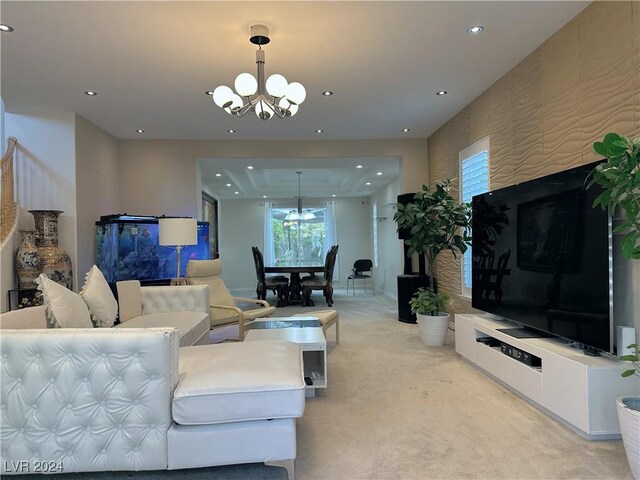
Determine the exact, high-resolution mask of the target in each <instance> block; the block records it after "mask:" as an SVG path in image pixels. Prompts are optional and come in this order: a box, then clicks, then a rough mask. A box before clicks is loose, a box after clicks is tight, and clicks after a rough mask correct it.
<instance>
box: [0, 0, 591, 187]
mask: <svg viewBox="0 0 640 480" xmlns="http://www.w3.org/2000/svg"><path fill="white" fill-rule="evenodd" d="M587 4H588V2H583V1H576V2H574V1H568V2H537V1H522V2H501V1H499V2H404V1H393V2H331V1H315V2H244V1H236V2H186V1H174V2H128V1H111V2H95V1H86V2H47V1H42V2H31V1H2V12H1V13H2V22H3V23H7V24H10V25H12V26H13V27H14V28H15V31H14V32H12V33H3V34H2V37H1V43H2V46H1V48H2V85H1V87H2V97H3V99H4V101H5V105H6V109H7V111H9V112H42V111H47V110H58V111H60V110H62V111H73V112H77V113H79V114H81V115H82V116H84V117H85V118H87V119H89V120H90V121H92V122H94V123H95V124H97V125H98V126H100V127H101V128H103V129H105V130H106V131H108V132H109V133H111V134H113V135H114V136H116V137H118V138H141V137H142V138H184V139H229V138H232V139H234V140H247V139H269V140H277V139H280V140H293V139H319V138H322V139H368V138H377V139H384V138H402V137H414V138H426V137H427V136H428V135H429V134H431V133H432V132H433V131H434V130H436V129H437V128H438V127H439V126H440V125H442V124H443V123H444V122H445V121H446V120H447V119H449V118H450V117H451V116H453V115H454V114H455V113H456V112H458V111H459V110H460V109H461V108H463V107H464V106H465V105H467V104H468V103H469V102H470V101H471V100H473V99H474V98H475V97H476V96H477V95H478V94H480V93H481V92H482V91H483V90H485V89H486V88H487V87H489V86H490V85H491V84H492V83H493V82H495V81H496V80H497V79H498V78H500V76H502V75H503V74H504V73H505V72H506V71H508V70H509V69H510V68H512V67H513V66H514V65H515V64H517V63H518V61H520V60H521V59H522V58H524V57H525V56H526V55H527V54H529V53H530V52H531V51H533V50H534V49H535V48H536V47H538V46H539V45H540V44H541V43H542V42H543V41H544V40H545V39H546V38H548V37H549V36H550V35H551V34H553V33H554V32H555V31H557V30H558V29H559V28H560V27H562V26H563V25H564V24H565V23H566V22H567V21H569V20H570V19H571V18H572V17H574V16H575V15H576V14H577V13H579V12H580V11H581V10H582V9H583V8H584V7H585V6H586V5H587ZM254 23H265V24H267V25H268V26H269V27H270V28H271V38H272V41H271V43H270V44H269V45H267V46H266V47H265V50H266V61H267V63H266V71H267V75H269V74H271V73H281V74H283V75H285V76H286V77H287V79H288V80H289V81H299V82H301V83H302V84H303V85H304V86H305V87H306V89H307V100H306V102H305V103H304V104H302V106H301V108H300V111H299V113H298V114H297V115H296V116H295V117H293V118H290V119H285V120H280V119H277V118H274V119H271V120H269V121H267V122H261V121H260V120H258V119H257V118H256V117H255V116H254V115H253V114H251V115H247V116H246V117H244V118H236V117H231V116H229V115H227V114H226V113H224V112H223V111H222V110H221V109H219V108H218V107H216V106H215V105H214V104H213V103H212V102H211V98H210V97H209V96H207V95H205V94H204V92H205V91H206V90H209V89H213V88H215V87H216V86H218V85H220V84H226V85H230V86H231V85H232V83H233V80H234V78H235V76H236V75H237V74H239V73H241V72H244V71H248V72H251V73H253V74H255V63H254V62H255V54H254V51H255V47H254V46H253V45H252V44H250V43H249V41H248V37H249V27H250V25H252V24H254ZM476 24H480V25H483V26H484V27H485V31H484V32H483V33H482V34H480V35H478V36H471V35H469V34H467V33H466V29H467V28H468V27H469V26H472V25H476ZM441 89H444V90H447V91H448V92H449V94H448V95H446V96H442V97H439V96H436V95H435V92H436V91H438V90H441ZM85 90H95V91H97V92H98V96H96V97H88V96H86V95H84V94H83V92H84V91H85ZM323 90H332V91H334V92H335V95H334V96H332V97H323V96H322V95H321V92H322V91H323ZM404 127H408V128H410V129H411V132H409V133H408V134H403V133H402V132H401V130H402V128H404ZM138 128H142V129H144V130H145V133H144V134H136V133H135V130H136V129H138ZM318 128H321V129H324V130H325V132H324V133H322V134H320V135H318V134H316V133H315V130H316V129H318ZM228 129H235V130H237V133H236V134H234V135H230V134H228V133H226V131H227V130H228ZM265 175H267V174H266V173H265ZM294 175H295V174H294Z"/></svg>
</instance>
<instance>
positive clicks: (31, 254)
mask: <svg viewBox="0 0 640 480" xmlns="http://www.w3.org/2000/svg"><path fill="white" fill-rule="evenodd" d="M20 235H21V236H22V238H21V240H20V245H19V246H18V250H16V258H15V268H16V275H17V277H18V288H33V287H35V286H36V283H35V280H36V278H38V275H40V252H39V250H38V247H37V246H36V230H28V229H24V230H23V229H21V230H20Z"/></svg>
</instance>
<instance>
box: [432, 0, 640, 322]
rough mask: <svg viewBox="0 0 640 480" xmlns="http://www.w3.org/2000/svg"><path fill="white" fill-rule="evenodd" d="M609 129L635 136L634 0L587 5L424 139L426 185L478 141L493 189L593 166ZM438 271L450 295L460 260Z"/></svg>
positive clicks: (445, 262)
mask: <svg viewBox="0 0 640 480" xmlns="http://www.w3.org/2000/svg"><path fill="white" fill-rule="evenodd" d="M609 131H616V132H619V133H621V134H624V135H629V136H632V137H637V136H640V2H594V3H592V4H591V5H589V6H588V7H587V8H586V9H585V10H584V11H583V12H582V13H580V14H579V15H578V16H576V17H575V18H574V19H573V20H571V21H570V22H569V23H568V24H567V25H565V26H564V27H563V28H562V29H561V30H559V31H558V32H557V33H556V34H555V35H553V36H552V37H551V38H549V39H548V40H547V41H546V42H544V43H543V44H542V45H541V46H540V47H539V48H537V49H536V50H535V51H534V52H533V53H531V54H530V55H529V56H528V57H527V58H525V59H524V60H523V61H522V62H521V63H520V64H518V65H517V66H516V67H514V68H513V69H512V70H511V71H509V72H508V73H507V74H506V75H504V76H503V77H502V78H500V80H498V81H497V82H496V83H495V84H494V85H492V86H491V87H490V88H489V89H488V90H486V91H485V92H484V93H482V94H481V95H480V96H479V97H478V98H476V99H475V100H474V101H473V102H472V103H471V104H469V105H468V106H467V107H465V108H464V109H463V110H462V111H461V112H459V113H458V114H457V115H456V116H454V117H453V118H452V119H450V120H449V121H448V122H447V123H446V124H445V125H443V126H442V127H441V128H440V129H439V130H438V131H436V132H435V133H434V134H433V135H431V136H430V137H429V139H428V145H429V181H430V182H431V183H433V182H435V181H437V180H440V179H443V178H445V177H457V176H458V173H457V172H458V152H459V151H460V150H462V149H464V148H465V147H467V146H469V145H471V144H472V143H474V142H475V141H477V140H479V139H481V138H483V137H485V136H486V135H490V157H491V160H490V162H491V178H490V182H491V188H492V189H496V188H501V187H504V186H507V185H511V184H514V183H517V182H521V181H525V180H529V179H533V178H536V177H540V176H543V175H548V174H551V173H554V172H558V171H560V170H565V169H567V168H570V167H574V166H577V165H580V164H586V163H590V162H593V161H595V160H597V159H598V158H597V156H596V155H595V154H594V153H593V152H592V144H593V142H594V141H595V140H598V139H600V138H602V137H603V136H604V134H605V133H607V132H609ZM636 263H640V262H636ZM635 268H636V269H637V268H638V267H637V266H636V267H635ZM437 269H438V271H437V273H438V278H439V281H440V285H442V287H443V288H444V289H445V290H446V291H448V292H450V293H452V294H459V293H460V266H459V264H458V263H456V262H455V261H453V258H452V257H451V256H450V255H446V254H443V255H442V256H441V258H440V259H439V262H438V265H437ZM636 276H637V275H636ZM629 278H631V275H630V276H629ZM630 281H631V280H629V282H630ZM625 287H626V288H625V289H624V290H626V291H633V292H636V295H637V294H638V293H640V292H639V287H638V285H637V284H634V285H632V286H629V285H625ZM456 298H457V299H458V301H457V303H456V311H458V312H462V311H469V310H470V303H469V301H467V300H466V299H462V298H460V297H458V296H456ZM621 300H623V301H626V300H627V299H621ZM636 316H640V311H638V312H637V313H636ZM635 321H636V324H637V325H638V326H640V319H638V318H636V319H635ZM638 331H639V333H640V328H638Z"/></svg>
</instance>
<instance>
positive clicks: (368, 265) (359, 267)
mask: <svg viewBox="0 0 640 480" xmlns="http://www.w3.org/2000/svg"><path fill="white" fill-rule="evenodd" d="M367 279H369V281H370V282H371V290H372V291H373V294H374V295H375V294H376V291H375V288H374V286H373V262H372V261H371V260H370V259H368V258H361V259H359V260H356V261H355V262H354V263H353V268H352V269H351V273H350V274H349V275H348V276H347V294H349V280H351V285H352V287H353V288H352V290H353V294H354V295H355V294H356V280H362V288H363V289H364V292H365V293H367Z"/></svg>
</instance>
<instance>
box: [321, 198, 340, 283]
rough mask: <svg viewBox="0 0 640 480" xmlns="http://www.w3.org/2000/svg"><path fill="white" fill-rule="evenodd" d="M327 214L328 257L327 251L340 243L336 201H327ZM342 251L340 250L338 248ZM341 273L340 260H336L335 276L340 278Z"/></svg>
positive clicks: (326, 243) (325, 249)
mask: <svg viewBox="0 0 640 480" xmlns="http://www.w3.org/2000/svg"><path fill="white" fill-rule="evenodd" d="M324 207H325V209H326V210H325V214H324V229H325V233H326V235H325V237H324V245H323V246H322V247H323V250H324V256H325V257H326V255H327V252H328V251H329V249H330V248H331V246H332V245H338V229H337V228H336V204H335V202H325V204H324ZM338 253H340V250H338ZM339 275H340V271H339V269H338V262H337V260H336V265H335V267H334V269H333V278H334V279H336V282H337V279H338V276H339Z"/></svg>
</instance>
